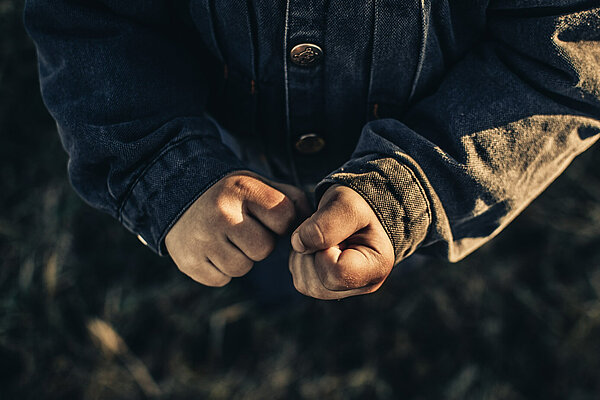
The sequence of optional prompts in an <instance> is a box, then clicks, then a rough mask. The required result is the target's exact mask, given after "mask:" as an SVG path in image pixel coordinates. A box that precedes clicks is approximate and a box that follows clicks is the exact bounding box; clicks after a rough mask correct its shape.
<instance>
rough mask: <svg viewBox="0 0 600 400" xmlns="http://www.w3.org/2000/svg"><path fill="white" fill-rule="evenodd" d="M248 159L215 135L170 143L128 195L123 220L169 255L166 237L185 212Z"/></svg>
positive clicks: (147, 240) (154, 249)
mask: <svg viewBox="0 0 600 400" xmlns="http://www.w3.org/2000/svg"><path fill="white" fill-rule="evenodd" d="M242 169H246V168H244V165H243V164H242V162H241V161H240V160H239V159H238V158H237V157H236V156H235V155H234V154H233V153H232V152H231V150H229V149H228V148H227V147H226V146H225V145H223V144H222V143H221V142H220V141H219V139H218V138H216V137H213V136H206V135H204V136H196V135H192V136H187V137H185V138H182V139H181V140H179V141H177V142H175V143H172V144H170V145H169V146H167V147H166V148H165V149H163V150H162V151H161V153H160V154H159V155H158V157H156V158H155V159H154V160H153V161H152V162H151V163H150V164H149V165H148V166H147V167H146V168H145V170H144V171H143V172H142V174H141V175H140V177H138V179H137V180H136V182H135V183H134V184H133V185H132V187H131V189H130V191H129V192H128V194H127V195H126V196H125V200H124V201H123V203H122V205H121V208H120V212H119V219H120V221H121V223H122V224H123V225H124V226H125V227H126V228H127V229H129V230H130V231H131V232H133V233H135V234H137V235H138V238H139V239H140V241H142V243H144V244H146V245H147V246H148V247H150V248H151V249H152V250H153V251H155V252H157V253H158V254H160V255H166V254H167V250H166V247H165V244H164V239H165V236H166V235H167V233H168V232H169V230H170V229H171V227H172V226H173V225H174V224H175V222H177V220H178V219H179V217H181V215H183V213H184V212H185V211H186V210H187V209H188V208H189V207H190V206H191V205H192V203H193V202H194V201H195V200H196V199H198V197H200V195H202V193H204V192H205V191H206V190H207V189H208V188H210V187H211V186H212V185H213V184H215V183H216V182H217V181H218V180H220V179H221V178H223V177H224V176H225V175H227V174H229V173H230V172H233V171H236V170H242Z"/></svg>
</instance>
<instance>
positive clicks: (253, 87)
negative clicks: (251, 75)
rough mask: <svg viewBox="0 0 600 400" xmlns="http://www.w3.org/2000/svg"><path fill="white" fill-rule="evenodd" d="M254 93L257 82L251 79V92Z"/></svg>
mask: <svg viewBox="0 0 600 400" xmlns="http://www.w3.org/2000/svg"><path fill="white" fill-rule="evenodd" d="M254 93H256V82H254V79H252V80H251V81H250V94H254Z"/></svg>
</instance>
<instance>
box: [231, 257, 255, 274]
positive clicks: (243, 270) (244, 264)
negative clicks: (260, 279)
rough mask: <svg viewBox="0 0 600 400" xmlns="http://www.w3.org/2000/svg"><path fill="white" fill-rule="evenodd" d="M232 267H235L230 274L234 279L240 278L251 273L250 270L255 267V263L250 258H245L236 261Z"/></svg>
mask: <svg viewBox="0 0 600 400" xmlns="http://www.w3.org/2000/svg"><path fill="white" fill-rule="evenodd" d="M232 265H233V266H232V268H231V270H230V271H228V272H229V273H230V275H231V276H232V277H234V278H239V277H241V276H244V275H246V274H247V273H248V272H250V270H251V269H252V267H253V266H254V263H253V262H252V260H250V259H248V258H243V259H241V260H238V261H235V262H234V263H233V264H232Z"/></svg>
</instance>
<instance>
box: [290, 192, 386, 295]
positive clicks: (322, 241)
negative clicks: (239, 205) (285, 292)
mask: <svg viewBox="0 0 600 400" xmlns="http://www.w3.org/2000/svg"><path fill="white" fill-rule="evenodd" d="M291 241H292V247H293V249H294V250H293V251H292V252H291V254H290V259H289V268H290V272H291V273H292V276H293V279H294V286H295V287H296V289H297V290H298V291H299V292H300V293H303V294H305V295H307V296H311V297H315V298H317V299H323V300H327V299H341V298H344V297H349V296H356V295H360V294H365V293H371V292H374V291H376V290H377V289H379V287H380V286H381V285H382V283H383V281H384V280H385V279H386V278H387V276H388V275H389V273H390V272H391V270H392V268H393V266H394V249H393V247H392V243H391V241H390V239H389V237H388V236H387V234H386V233H385V230H384V229H383V226H382V225H381V223H380V222H379V220H378V219H377V216H376V215H375V213H374V212H373V210H372V209H371V207H370V206H369V204H368V203H367V202H366V201H365V200H364V199H363V198H362V196H360V195H359V194H358V193H357V192H355V191H354V190H352V189H350V188H348V187H345V186H340V185H334V186H332V187H330V188H329V189H328V190H327V191H326V192H325V194H324V195H323V197H322V198H321V201H320V202H319V207H318V210H317V211H316V212H315V213H314V214H313V215H312V216H311V217H310V218H308V219H307V220H306V221H304V222H303V223H302V225H300V226H299V227H298V228H297V229H296V231H295V232H294V233H293V234H292V238H291Z"/></svg>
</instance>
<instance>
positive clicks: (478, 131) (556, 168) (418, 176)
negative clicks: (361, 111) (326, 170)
mask: <svg viewBox="0 0 600 400" xmlns="http://www.w3.org/2000/svg"><path fill="white" fill-rule="evenodd" d="M543 3H549V2H543V1H518V0H506V1H496V2H491V6H490V8H489V9H488V16H487V18H488V20H487V24H488V26H487V36H486V38H485V39H484V40H483V41H482V43H481V44H480V45H479V46H478V47H477V48H474V49H473V50H472V51H470V53H469V54H467V55H466V56H465V57H464V58H463V59H462V60H461V61H459V62H458V63H457V64H456V65H454V67H453V68H452V69H451V70H449V71H448V73H447V75H446V76H445V77H444V79H443V81H442V83H441V85H440V86H439V87H438V88H437V90H436V91H435V93H433V94H432V95H430V96H428V97H426V98H424V99H422V100H420V101H418V102H417V103H415V104H413V105H411V106H410V108H409V111H408V113H407V114H406V116H405V118H403V119H402V121H399V120H395V119H381V120H374V121H371V122H369V123H367V124H366V125H365V126H364V128H363V131H362V134H361V137H360V140H359V143H358V145H357V148H356V150H355V152H354V154H353V156H352V159H351V160H350V161H348V162H347V163H346V164H345V165H343V166H342V167H341V168H340V169H338V170H336V171H334V172H333V173H332V174H330V175H329V176H328V177H326V178H325V180H324V181H323V182H321V183H320V184H319V186H318V187H317V194H318V195H319V193H323V191H324V190H325V189H326V188H327V187H328V185H330V184H333V183H339V184H344V185H347V186H350V187H351V188H353V189H355V190H356V191H358V192H359V193H360V194H361V195H362V196H363V197H364V198H365V199H366V200H367V201H368V202H369V204H370V205H371V206H372V208H373V209H374V211H375V212H376V214H377V215H378V217H379V219H380V221H381V222H382V224H383V226H384V228H385V230H386V231H387V233H388V235H389V237H390V239H391V241H392V243H393V245H394V248H395V251H396V257H397V258H396V260H397V261H400V260H402V259H403V258H404V257H406V256H408V255H409V254H411V253H412V252H413V251H415V250H416V249H417V248H419V247H422V248H423V251H425V252H429V253H434V254H436V255H439V256H442V257H445V258H447V259H449V260H450V261H453V262H454V261H458V260H460V259H461V258H463V257H465V256H466V255H468V254H469V253H470V252H472V251H473V250H475V249H476V248H478V247H479V246H481V245H482V244H483V243H485V242H486V241H487V240H489V239H490V238H492V237H494V236H495V235H496V234H497V233H499V232H500V231H501V230H502V229H503V228H504V227H505V226H506V225H507V224H508V223H509V222H510V221H511V220H512V219H514V218H515V217H516V216H517V215H518V214H519V212H521V211H522V210H523V209H524V208H525V207H526V206H527V205H528V204H529V203H530V202H531V201H532V200H533V199H534V198H535V197H536V196H538V195H539V194H540V193H541V192H542V191H543V190H544V189H545V188H546V187H547V186H548V185H549V184H550V183H551V182H552V181H553V180H554V179H555V178H556V177H557V176H558V175H559V174H560V173H561V172H562V171H563V170H564V169H565V168H566V167H567V166H568V164H569V163H570V162H571V161H572V160H573V158H574V157H576V156H577V155H578V154H579V153H581V152H583V151H584V150H585V149H587V148H588V147H589V146H591V145H592V144H593V143H594V142H595V141H597V140H598V137H599V132H600V120H599V117H600V9H599V8H590V6H589V4H590V3H592V2H589V1H588V2H584V1H582V2H575V1H571V2H568V1H555V2H552V3H553V6H541V4H543ZM596 3H597V2H596Z"/></svg>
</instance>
